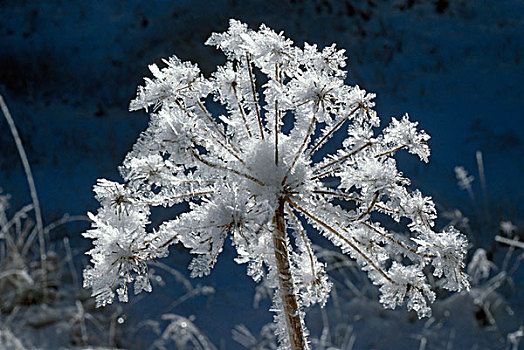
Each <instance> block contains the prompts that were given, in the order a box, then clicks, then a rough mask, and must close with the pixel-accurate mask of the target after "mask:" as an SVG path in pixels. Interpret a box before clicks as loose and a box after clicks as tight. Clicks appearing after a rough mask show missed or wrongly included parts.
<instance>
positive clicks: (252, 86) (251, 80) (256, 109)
mask: <svg viewBox="0 0 524 350" xmlns="http://www.w3.org/2000/svg"><path fill="white" fill-rule="evenodd" d="M246 60H247V70H248V73H249V81H250V82H251V93H252V94H253V103H254V104H255V111H256V113H257V119H258V127H259V128H260V137H261V138H262V140H263V139H264V129H263V128H262V117H261V116H260V109H259V108H258V101H257V90H256V88H255V80H254V79H253V70H252V68H251V59H250V58H249V55H248V54H246Z"/></svg>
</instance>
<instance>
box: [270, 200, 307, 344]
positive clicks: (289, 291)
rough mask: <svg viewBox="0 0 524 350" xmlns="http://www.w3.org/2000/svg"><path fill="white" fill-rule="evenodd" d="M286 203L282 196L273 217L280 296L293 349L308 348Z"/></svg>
mask: <svg viewBox="0 0 524 350" xmlns="http://www.w3.org/2000/svg"><path fill="white" fill-rule="evenodd" d="M284 203H285V200H284V199H283V198H281V199H280V200H279V205H278V208H277V210H276V211H275V216H274V217H273V223H274V230H273V245H274V249H275V258H276V263H277V269H278V283H279V289H280V298H281V300H282V312H283V313H284V317H285V320H286V326H287V333H288V337H289V344H290V346H291V350H304V349H307V345H306V338H305V336H304V329H303V325H302V321H301V319H300V311H299V309H298V302H297V296H296V295H295V292H294V290H295V289H294V285H293V276H292V275H291V267H290V263H289V254H288V249H287V244H286V242H287V234H286V223H285V220H284Z"/></svg>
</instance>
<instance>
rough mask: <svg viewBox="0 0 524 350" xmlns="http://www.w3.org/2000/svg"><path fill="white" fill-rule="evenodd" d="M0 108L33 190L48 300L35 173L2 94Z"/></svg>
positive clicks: (44, 254) (45, 295)
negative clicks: (32, 170)
mask: <svg viewBox="0 0 524 350" xmlns="http://www.w3.org/2000/svg"><path fill="white" fill-rule="evenodd" d="M0 108H1V109H2V112H3V113H4V116H5V119H6V120H7V124H9V129H10V130H11V134H12V135H13V138H14V139H15V144H16V148H17V149H18V154H19V155H20V159H21V160H22V164H23V166H24V171H25V175H26V178H27V183H28V185H29V191H30V192H31V199H32V200H33V208H34V210H35V218H36V230H37V232H38V243H39V248H40V264H41V267H42V289H43V294H44V300H47V255H46V251H45V238H44V225H43V221H42V213H41V211H40V202H39V201H38V195H37V192H36V187H35V181H34V179H33V173H32V172H31V167H30V166H29V161H28V160H27V155H26V153H25V150H24V146H23V145H22V140H21V139H20V136H19V135H18V130H17V129H16V126H15V122H14V120H13V118H12V117H11V113H9V109H8V108H7V105H6V104H5V102H4V98H3V97H2V95H0Z"/></svg>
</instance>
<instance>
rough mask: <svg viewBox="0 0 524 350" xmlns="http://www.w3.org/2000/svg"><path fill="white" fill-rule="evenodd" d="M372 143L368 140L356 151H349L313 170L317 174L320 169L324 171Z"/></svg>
mask: <svg viewBox="0 0 524 350" xmlns="http://www.w3.org/2000/svg"><path fill="white" fill-rule="evenodd" d="M371 145H372V143H371V142H366V143H365V144H364V145H362V146H360V147H359V148H357V149H356V150H354V151H351V152H349V153H348V154H346V155H345V156H342V157H340V158H338V159H335V160H333V161H331V162H329V163H327V164H324V165H323V166H321V167H320V168H316V169H315V170H314V171H313V174H316V173H318V172H319V171H322V170H324V169H326V168H329V167H330V166H332V165H335V164H338V163H341V162H343V161H345V160H346V159H348V158H349V157H351V156H352V155H355V154H357V153H358V152H360V151H362V150H363V149H364V148H366V147H369V146H371Z"/></svg>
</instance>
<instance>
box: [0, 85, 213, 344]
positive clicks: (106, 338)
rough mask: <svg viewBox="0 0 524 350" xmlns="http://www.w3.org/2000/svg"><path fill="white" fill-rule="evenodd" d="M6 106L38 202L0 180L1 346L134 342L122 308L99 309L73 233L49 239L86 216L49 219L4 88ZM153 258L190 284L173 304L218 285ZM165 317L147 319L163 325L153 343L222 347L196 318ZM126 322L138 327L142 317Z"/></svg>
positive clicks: (0, 102)
mask: <svg viewBox="0 0 524 350" xmlns="http://www.w3.org/2000/svg"><path fill="white" fill-rule="evenodd" d="M0 108H1V110H2V112H3V114H4V116H5V118H6V119H7V121H8V124H9V128H10V131H11V133H12V135H13V138H14V140H15V141H14V142H15V143H16V146H17V149H18V153H19V155H20V158H21V160H22V163H23V166H24V170H25V175H26V178H27V181H28V184H29V188H30V192H31V198H32V204H29V205H26V206H23V207H22V208H20V209H18V210H16V211H15V210H14V209H12V208H10V205H9V200H10V196H9V195H7V194H3V193H2V190H1V188H0V295H1V297H0V349H2V350H11V349H13V350H28V349H36V348H38V349H57V348H61V349H83V350H109V349H117V348H119V347H118V345H119V344H122V343H127V344H129V345H130V346H131V347H130V348H133V347H132V344H131V342H129V341H128V339H123V338H122V335H121V333H122V330H123V329H124V327H123V326H121V324H122V323H123V318H122V317H121V316H120V315H121V314H122V312H123V310H122V308H121V307H120V306H117V307H113V308H110V309H108V310H107V311H106V312H101V311H100V310H95V308H94V304H93V303H92V299H90V298H89V297H88V295H87V294H86V293H85V292H83V290H82V289H81V285H80V283H79V281H78V276H77V271H76V267H75V260H78V259H80V258H79V257H78V255H77V254H75V253H74V252H73V250H72V249H71V246H70V244H69V238H68V237H67V236H66V237H64V238H63V239H62V241H58V242H53V241H50V240H49V236H50V232H52V231H53V230H54V229H56V228H58V227H60V226H62V225H64V224H67V223H70V222H73V221H81V220H87V218H86V217H85V216H70V215H67V214H66V215H64V216H63V217H62V218H60V219H59V220H57V221H54V222H52V223H50V224H48V225H45V226H44V224H43V220H42V215H41V210H40V205H39V201H38V195H37V192H36V188H35V184H34V179H33V176H32V172H31V168H30V166H29V161H28V159H27V155H26V153H25V151H24V148H23V145H22V141H21V139H20V137H19V135H18V131H17V129H16V126H15V123H14V119H13V118H12V116H11V114H10V112H9V110H8V108H7V105H6V103H5V101H4V100H3V98H2V96H1V95H0ZM46 243H47V244H46ZM155 266H157V267H158V268H160V269H164V270H166V271H167V273H169V274H171V275H172V276H174V278H175V280H176V281H177V282H179V283H180V284H181V285H182V286H183V290H184V291H185V293H184V294H183V295H182V296H181V297H180V298H177V299H176V300H174V301H173V304H172V305H171V307H170V309H173V308H175V307H176V306H177V305H179V304H182V303H183V302H185V301H187V300H188V299H190V298H193V297H195V296H198V295H209V294H212V293H213V292H214V290H213V288H211V287H207V286H196V287H194V286H193V285H192V284H191V283H190V282H189V281H188V280H187V279H186V278H185V277H184V276H183V275H182V274H181V273H179V272H178V271H177V270H174V269H172V268H169V267H167V266H165V265H163V264H162V263H157V264H156V265H155ZM159 281H161V279H159ZM161 318H162V322H159V321H156V320H154V319H151V320H144V324H149V325H154V326H155V327H154V329H155V330H156V331H157V338H158V339H156V340H155V341H154V342H153V343H152V344H150V347H149V348H151V349H171V348H172V346H176V349H179V350H184V349H201V350H214V349H216V348H215V347H214V346H213V345H212V344H211V343H210V342H209V340H207V338H206V337H205V336H204V335H203V334H202V333H201V332H200V331H199V330H198V328H197V327H196V326H195V325H194V324H193V323H192V322H191V319H189V318H185V317H183V316H179V315H176V314H173V313H170V314H164V315H162V316H161ZM126 327H127V329H128V330H131V331H133V330H135V331H136V328H137V325H126ZM58 335H60V336H58ZM126 338H129V337H126Z"/></svg>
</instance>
